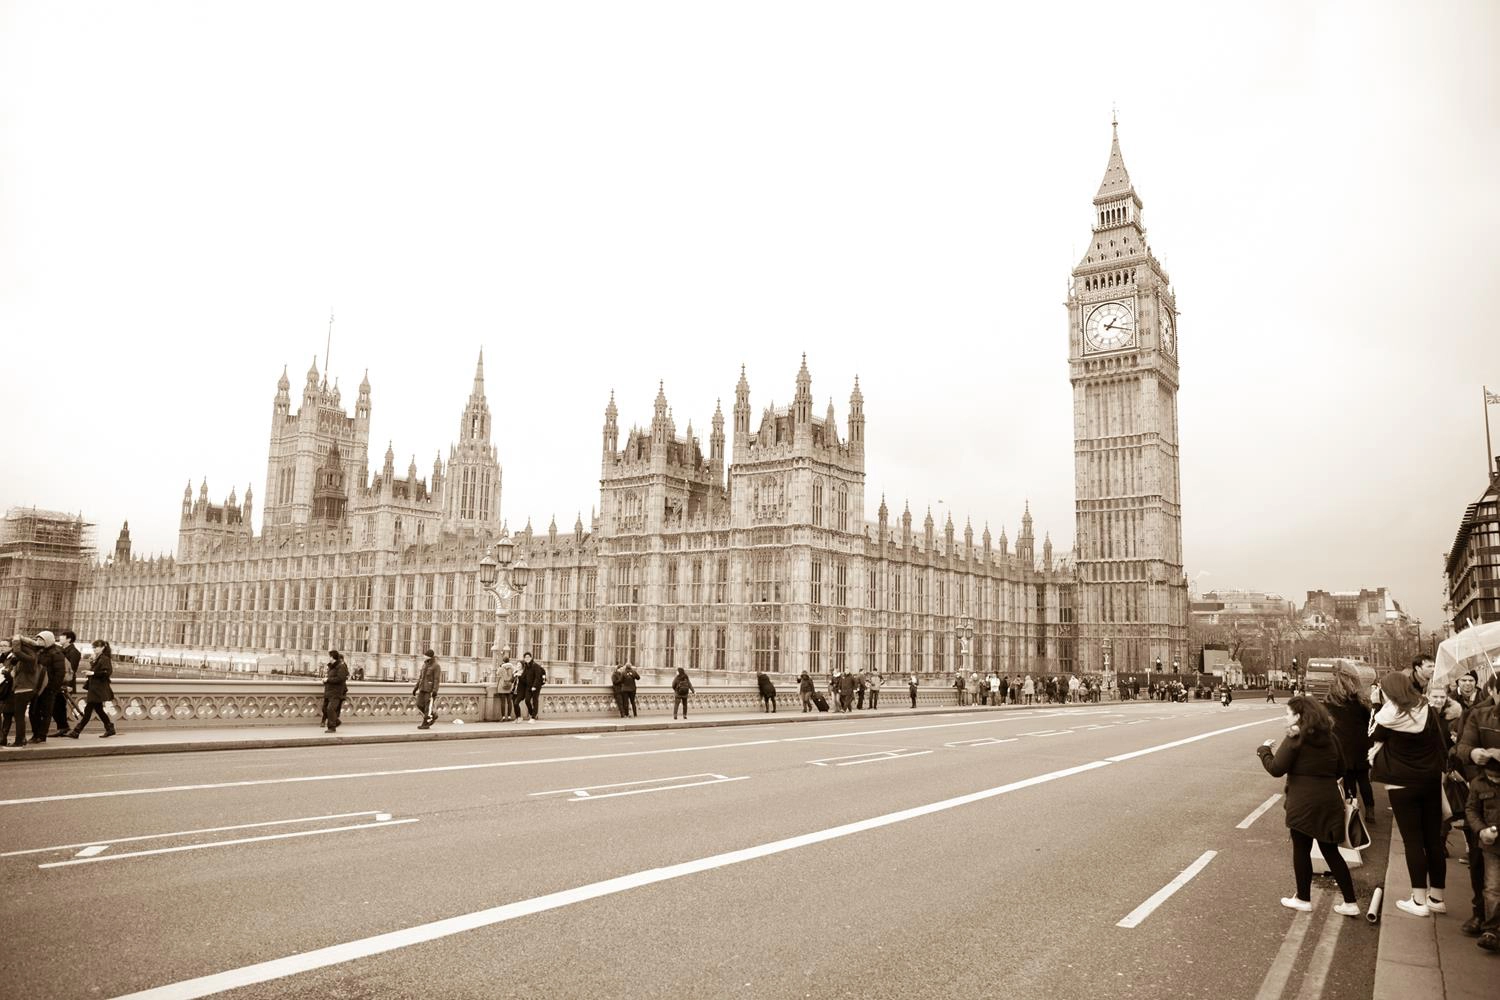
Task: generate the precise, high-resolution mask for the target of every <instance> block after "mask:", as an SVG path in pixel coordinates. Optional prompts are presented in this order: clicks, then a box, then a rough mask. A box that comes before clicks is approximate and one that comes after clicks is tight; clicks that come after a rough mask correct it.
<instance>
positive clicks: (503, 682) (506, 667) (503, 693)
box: [495, 650, 516, 722]
mask: <svg viewBox="0 0 1500 1000" xmlns="http://www.w3.org/2000/svg"><path fill="white" fill-rule="evenodd" d="M495 694H496V695H497V696H498V697H499V699H500V721H501V722H515V721H516V665H515V664H514V663H512V662H511V661H510V651H509V650H506V652H505V657H504V659H502V660H501V661H500V669H499V670H497V671H495Z"/></svg>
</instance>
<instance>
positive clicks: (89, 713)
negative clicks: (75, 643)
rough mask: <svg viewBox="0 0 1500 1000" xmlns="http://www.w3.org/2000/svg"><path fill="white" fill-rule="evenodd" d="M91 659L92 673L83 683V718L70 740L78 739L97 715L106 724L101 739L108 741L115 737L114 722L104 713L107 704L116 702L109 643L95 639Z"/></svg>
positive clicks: (87, 675) (73, 730) (71, 732)
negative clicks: (112, 684) (84, 728)
mask: <svg viewBox="0 0 1500 1000" xmlns="http://www.w3.org/2000/svg"><path fill="white" fill-rule="evenodd" d="M90 659H91V660H92V661H93V662H92V665H91V666H90V668H89V669H90V671H91V672H90V673H88V674H86V675H85V677H86V680H85V681H84V682H83V690H84V703H83V718H81V719H79V720H78V725H76V726H74V727H73V728H72V729H71V730H70V731H69V732H68V738H69V739H74V740H76V739H78V735H79V734H80V733H82V732H83V727H84V726H87V725H88V724H89V719H91V718H93V717H94V716H95V715H97V716H99V721H100V722H102V723H104V732H103V733H101V734H100V736H99V738H100V739H101V740H102V739H108V738H109V737H111V736H113V735H115V723H114V720H113V719H111V718H110V717H109V715H108V714H107V713H106V712H105V711H104V706H105V704H106V703H108V702H111V701H114V700H115V691H114V688H112V687H110V684H109V678H110V675H111V674H112V673H114V660H113V657H112V656H111V653H110V648H109V643H107V642H105V641H104V640H103V639H95V640H94V650H93V652H92V653H91V654H90Z"/></svg>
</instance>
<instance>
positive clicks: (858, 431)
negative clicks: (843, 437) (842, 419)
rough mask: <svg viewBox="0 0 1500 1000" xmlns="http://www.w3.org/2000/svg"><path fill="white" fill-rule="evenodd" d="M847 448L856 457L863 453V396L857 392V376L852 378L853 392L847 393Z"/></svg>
mask: <svg viewBox="0 0 1500 1000" xmlns="http://www.w3.org/2000/svg"><path fill="white" fill-rule="evenodd" d="M849 447H850V448H851V449H852V450H853V451H854V453H855V454H856V455H863V454H864V452H865V394H864V393H863V392H860V390H859V376H858V375H856V376H854V391H853V392H851V393H849Z"/></svg>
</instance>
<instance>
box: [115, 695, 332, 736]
mask: <svg viewBox="0 0 1500 1000" xmlns="http://www.w3.org/2000/svg"><path fill="white" fill-rule="evenodd" d="M343 711H344V698H343V696H342V695H336V694H328V695H324V696H323V724H324V725H325V726H327V727H328V728H329V729H337V728H338V727H339V723H340V722H341V721H342V720H341V719H340V718H339V716H340V715H341V714H343ZM100 714H101V715H102V714H103V713H102V712H101V713H100ZM107 724H108V723H106V725H107Z"/></svg>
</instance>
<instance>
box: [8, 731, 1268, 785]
mask: <svg viewBox="0 0 1500 1000" xmlns="http://www.w3.org/2000/svg"><path fill="white" fill-rule="evenodd" d="M1277 721H1284V720H1282V718H1281V716H1275V717H1271V718H1265V719H1257V720H1256V721H1254V722H1242V723H1240V724H1239V725H1238V726H1230V727H1229V728H1228V729H1215V730H1214V731H1213V732H1211V733H1199V734H1198V735H1197V736H1189V737H1188V738H1187V739H1183V740H1173V741H1172V742H1171V743H1163V744H1161V745H1160V746H1154V747H1147V748H1146V749H1144V750H1132V751H1130V753H1121V754H1116V755H1115V756H1113V757H1106V758H1104V759H1105V760H1107V761H1109V762H1110V763H1111V764H1118V763H1120V762H1121V761H1126V760H1134V759H1135V758H1137V757H1144V756H1146V754H1148V753H1156V752H1157V751H1159V750H1171V749H1172V748H1173V747H1180V746H1186V745H1187V744H1189V743H1197V742H1198V741H1199V740H1206V739H1208V738H1209V737H1210V736H1222V735H1223V734H1225V733H1232V732H1234V731H1236V730H1238V729H1249V728H1250V727H1252V726H1263V725H1265V724H1266V723H1268V722H1277ZM3 804H4V803H0V805H3Z"/></svg>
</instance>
